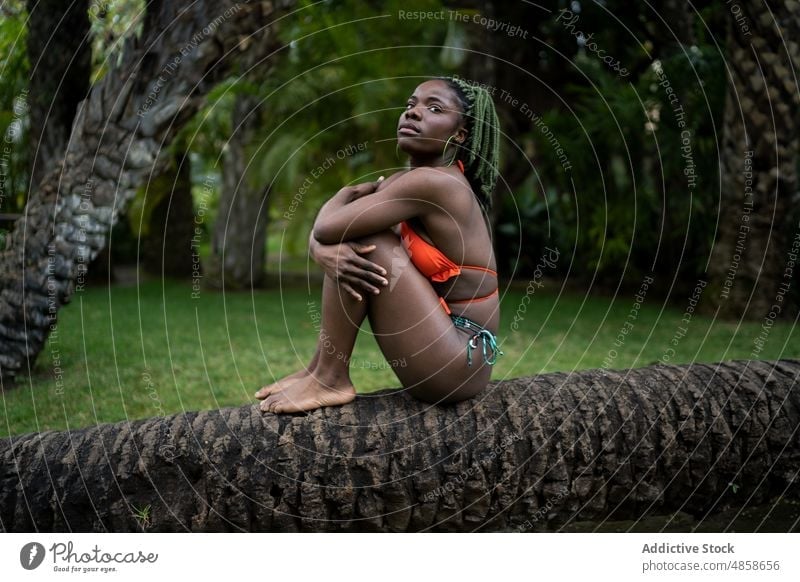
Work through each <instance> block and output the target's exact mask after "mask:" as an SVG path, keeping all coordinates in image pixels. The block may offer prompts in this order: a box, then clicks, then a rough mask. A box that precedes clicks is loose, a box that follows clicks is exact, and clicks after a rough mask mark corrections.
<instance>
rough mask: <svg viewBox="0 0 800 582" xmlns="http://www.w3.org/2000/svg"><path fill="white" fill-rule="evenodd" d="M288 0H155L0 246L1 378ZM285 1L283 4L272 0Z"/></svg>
mask: <svg viewBox="0 0 800 582" xmlns="http://www.w3.org/2000/svg"><path fill="white" fill-rule="evenodd" d="M291 5H293V1H292V0H280V1H278V2H273V3H268V2H251V3H236V2H233V0H225V1H219V2H211V1H210V0H198V1H197V2H192V3H191V4H190V5H188V6H185V5H184V4H183V3H178V2H151V3H149V4H148V6H147V12H146V16H145V23H144V31H145V32H144V33H143V34H142V38H136V37H135V36H134V35H131V36H129V37H128V38H127V39H126V41H125V46H124V49H123V55H122V58H121V61H120V64H119V65H118V66H117V67H115V68H114V69H113V70H111V71H110V72H109V73H108V74H107V75H106V76H105V77H104V78H103V79H102V80H101V81H100V82H99V83H98V84H97V85H96V86H95V87H93V88H92V91H91V93H90V94H89V97H88V98H87V99H86V100H85V101H83V102H82V103H81V106H80V108H79V112H78V114H77V116H76V118H75V122H74V125H73V127H72V135H71V139H70V145H69V149H68V150H67V152H66V155H65V157H64V159H63V160H62V162H60V163H59V164H58V166H57V167H56V168H55V169H54V170H53V171H52V172H50V173H49V174H47V175H46V176H45V178H44V180H43V181H42V182H41V184H39V187H38V188H36V189H35V190H32V192H31V196H30V199H29V202H28V205H27V207H26V213H25V217H24V218H22V219H20V220H18V221H17V222H16V224H15V228H14V231H13V233H12V234H11V235H10V236H9V245H10V246H9V248H8V249H7V250H6V251H4V252H3V253H2V255H0V273H3V277H2V290H1V291H0V379H4V378H5V379H8V378H9V377H11V376H13V375H15V374H16V373H18V372H19V371H20V370H26V369H27V370H29V369H30V366H31V365H32V364H33V360H34V359H35V358H36V356H37V354H38V353H39V352H40V351H41V349H42V347H43V345H44V342H45V340H46V338H47V335H48V333H49V332H50V330H51V329H52V327H54V326H55V322H56V316H57V313H58V309H59V308H60V307H61V306H62V305H63V304H64V303H66V302H67V301H68V300H69V298H70V295H72V293H73V292H74V291H75V289H76V287H77V288H80V285H82V279H81V277H82V275H83V273H84V271H85V266H86V265H87V264H88V263H89V261H91V260H92V259H93V258H94V257H95V256H96V255H97V253H98V252H99V251H100V249H102V248H103V247H104V246H105V244H106V239H107V235H108V232H109V229H110V228H111V226H112V224H113V223H114V222H115V221H116V219H117V216H118V214H119V212H120V211H121V210H123V209H124V208H125V206H126V205H127V203H128V202H129V201H130V199H131V198H132V196H133V195H134V194H135V188H136V186H137V185H138V184H140V183H142V182H143V181H144V180H146V179H147V177H148V176H149V175H151V174H157V173H158V171H159V170H160V164H162V163H163V162H162V161H159V160H158V159H157V155H158V153H159V151H160V150H161V148H163V147H164V145H165V144H167V143H169V142H170V141H171V140H172V138H173V137H174V136H175V134H176V133H177V132H178V130H179V129H180V128H181V127H182V126H183V125H184V124H185V122H186V121H187V120H188V119H189V118H191V116H192V115H193V114H194V113H195V112H196V111H197V110H198V109H199V108H200V107H201V106H202V102H203V99H204V97H205V95H206V94H207V93H208V91H209V89H210V88H211V87H213V86H214V84H216V83H217V82H218V81H219V80H220V79H222V78H223V77H224V76H225V75H226V74H228V73H229V71H230V70H231V67H232V65H233V63H234V61H235V57H236V56H238V54H240V53H242V51H248V56H251V55H252V54H259V55H268V54H269V53H270V52H271V51H273V50H275V49H276V48H277V39H276V38H275V34H274V33H275V27H274V26H272V25H271V24H270V23H271V22H273V21H274V18H275V17H276V16H278V14H279V13H280V12H283V11H285V10H286V9H287V7H289V6H291ZM276 7H278V8H276Z"/></svg>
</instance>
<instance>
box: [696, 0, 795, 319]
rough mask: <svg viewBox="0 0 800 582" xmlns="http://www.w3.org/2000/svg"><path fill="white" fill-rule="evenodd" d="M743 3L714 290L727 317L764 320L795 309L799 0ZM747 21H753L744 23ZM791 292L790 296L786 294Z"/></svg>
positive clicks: (726, 132) (735, 38)
mask: <svg viewBox="0 0 800 582" xmlns="http://www.w3.org/2000/svg"><path fill="white" fill-rule="evenodd" d="M768 4H769V6H770V10H766V9H765V6H764V1H763V0H748V1H745V2H738V3H737V7H736V8H737V9H739V8H741V13H738V12H737V15H739V16H740V18H739V20H736V18H735V17H736V15H734V14H733V13H731V14H730V15H729V17H730V19H731V22H729V33H728V41H727V49H726V53H727V54H726V56H727V57H728V58H727V60H726V65H727V67H728V72H729V75H730V77H729V80H728V82H729V85H728V94H727V96H726V104H725V111H724V118H723V130H722V144H721V156H722V160H721V172H722V176H721V178H722V192H721V197H722V200H721V208H720V218H719V232H718V236H717V240H716V242H715V244H714V248H713V251H712V256H711V260H710V262H709V279H710V280H709V289H711V290H713V291H714V293H711V294H709V295H710V296H711V297H713V298H714V299H715V300H716V301H715V302H716V306H717V307H719V311H720V315H722V316H727V317H732V318H737V319H738V318H750V319H760V318H764V317H765V316H766V315H767V314H769V313H770V311H773V305H777V309H776V310H775V311H778V312H782V313H778V316H792V315H794V314H795V313H796V309H797V306H796V305H795V306H793V307H792V308H791V309H782V307H781V304H783V307H784V308H786V307H787V305H786V304H787V303H788V301H785V299H786V297H784V296H785V294H786V293H787V289H785V288H782V286H785V285H786V284H787V283H790V282H791V279H792V277H791V276H790V277H788V278H786V277H784V269H785V267H786V266H787V261H788V259H789V256H788V253H789V252H790V242H791V241H790V238H793V237H794V236H796V235H800V232H798V231H797V225H796V224H794V225H790V224H788V218H789V217H790V216H791V213H790V210H792V209H793V208H795V207H796V205H797V202H798V196H797V194H798V190H797V188H798V183H797V162H798V157H797V156H798V149H800V116H799V115H798V105H800V91H799V90H798V86H797V79H796V76H797V75H796V73H797V70H798V67H800V45H798V44H797V42H796V41H794V40H792V39H797V38H798V37H800V19H798V18H797V2H794V1H789V0H786V1H782V2H769V3H768ZM745 27H746V28H745ZM789 297H791V296H789Z"/></svg>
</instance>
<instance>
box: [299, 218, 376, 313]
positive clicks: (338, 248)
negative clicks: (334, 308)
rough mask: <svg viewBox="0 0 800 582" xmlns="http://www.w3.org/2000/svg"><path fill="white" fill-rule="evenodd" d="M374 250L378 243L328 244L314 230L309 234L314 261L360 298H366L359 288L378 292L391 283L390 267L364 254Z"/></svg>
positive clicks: (348, 291)
mask: <svg viewBox="0 0 800 582" xmlns="http://www.w3.org/2000/svg"><path fill="white" fill-rule="evenodd" d="M373 250H375V245H363V244H359V243H357V242H355V241H348V242H345V243H341V244H334V245H325V244H322V243H320V242H318V241H317V239H315V238H314V234H313V231H312V234H311V235H310V236H309V237H308V251H309V254H310V255H311V258H312V259H313V260H314V262H315V263H317V264H318V265H319V266H320V267H321V268H322V270H323V271H324V272H325V273H326V274H327V275H328V276H329V277H331V278H332V279H333V280H334V281H336V282H338V283H339V285H340V286H341V287H342V289H344V290H345V291H346V292H347V293H349V294H350V295H352V296H353V297H355V298H356V299H358V300H359V301H361V299H362V297H361V293H359V291H358V290H360V291H361V292H362V293H363V292H364V291H366V292H367V293H372V294H374V293H379V292H380V288H382V287H383V286H384V285H388V284H389V281H387V280H386V279H385V278H384V277H383V276H384V275H386V269H384V268H383V267H381V266H380V265H378V264H377V263H373V262H372V261H370V260H368V259H365V258H364V257H362V256H361V255H362V254H365V253H369V252H370V251H373ZM357 289H358V290H357Z"/></svg>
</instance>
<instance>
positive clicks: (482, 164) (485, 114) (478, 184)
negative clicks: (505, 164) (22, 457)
mask: <svg viewBox="0 0 800 582" xmlns="http://www.w3.org/2000/svg"><path fill="white" fill-rule="evenodd" d="M437 79H439V80H440V81H444V82H445V83H447V85H448V86H449V87H450V88H451V89H452V90H453V92H454V93H455V94H456V97H457V99H458V101H459V104H460V105H461V109H462V111H463V113H462V117H463V119H464V121H465V122H466V129H467V139H466V141H465V142H464V143H463V144H461V146H460V147H461V148H462V149H463V151H462V152H461V153H459V154H457V156H456V157H459V158H462V162H463V163H464V175H465V176H466V178H467V180H468V181H469V183H470V185H471V186H472V189H473V190H474V191H475V194H476V196H477V197H478V202H479V203H480V205H481V207H482V208H483V210H484V211H485V212H487V213H488V212H489V210H490V209H491V207H492V192H493V190H494V187H495V184H496V183H497V176H498V174H499V172H500V170H499V167H500V122H499V121H498V119H497V112H496V111H495V108H494V102H493V101H492V96H491V95H490V94H489V92H488V91H487V90H486V89H485V88H483V87H480V86H478V85H475V84H472V83H470V82H468V81H466V80H464V79H462V78H460V77H437Z"/></svg>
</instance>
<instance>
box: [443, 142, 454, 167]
mask: <svg viewBox="0 0 800 582" xmlns="http://www.w3.org/2000/svg"><path fill="white" fill-rule="evenodd" d="M454 137H455V136H454V135H451V136H450V137H448V138H447V141H446V142H444V149H443V150H442V157H443V158H444V155H445V154H446V153H447V146H448V145H449V144H450V140H451V139H453V138H454ZM456 157H457V155H455V154H454V155H453V157H452V158H451V159H450V163H449V164H447V165H446V166H445V168H449V167H450V166H452V165H453V162H455V161H456Z"/></svg>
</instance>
